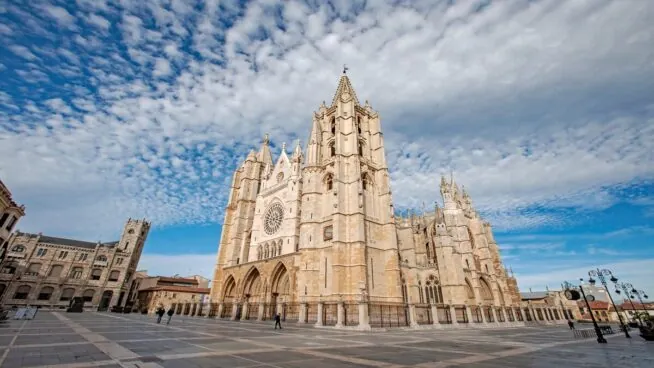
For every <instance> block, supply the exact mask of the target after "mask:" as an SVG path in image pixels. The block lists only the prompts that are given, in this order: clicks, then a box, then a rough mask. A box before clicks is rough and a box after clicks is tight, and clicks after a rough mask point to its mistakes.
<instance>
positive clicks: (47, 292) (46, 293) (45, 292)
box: [37, 286, 54, 300]
mask: <svg viewBox="0 0 654 368" xmlns="http://www.w3.org/2000/svg"><path fill="white" fill-rule="evenodd" d="M53 292H54V288H53V287H52V286H44V287H42V288H41V292H39V296H38V297H37V299H38V300H50V298H51V297H52V293H53Z"/></svg>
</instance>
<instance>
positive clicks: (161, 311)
mask: <svg viewBox="0 0 654 368" xmlns="http://www.w3.org/2000/svg"><path fill="white" fill-rule="evenodd" d="M156 314H157V323H161V319H162V318H163V316H164V314H168V321H166V324H167V325H169V324H170V320H171V319H172V318H173V314H175V311H174V310H173V307H170V308H169V309H168V312H166V309H165V308H164V307H163V306H162V307H159V308H157V312H156Z"/></svg>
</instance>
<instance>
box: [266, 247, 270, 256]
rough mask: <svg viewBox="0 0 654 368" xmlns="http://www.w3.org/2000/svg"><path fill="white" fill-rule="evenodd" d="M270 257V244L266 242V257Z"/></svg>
mask: <svg viewBox="0 0 654 368" xmlns="http://www.w3.org/2000/svg"><path fill="white" fill-rule="evenodd" d="M268 257H270V246H269V245H268V244H266V257H265V258H268Z"/></svg>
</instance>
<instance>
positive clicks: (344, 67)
mask: <svg viewBox="0 0 654 368" xmlns="http://www.w3.org/2000/svg"><path fill="white" fill-rule="evenodd" d="M348 70H349V68H348V67H347V65H346V64H343V74H347V71H348Z"/></svg>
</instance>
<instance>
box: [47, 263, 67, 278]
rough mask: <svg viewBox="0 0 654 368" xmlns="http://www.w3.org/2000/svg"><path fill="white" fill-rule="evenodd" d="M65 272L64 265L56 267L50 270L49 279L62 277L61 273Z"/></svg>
mask: <svg viewBox="0 0 654 368" xmlns="http://www.w3.org/2000/svg"><path fill="white" fill-rule="evenodd" d="M63 270H64V266H62V265H54V266H52V268H51V269H50V273H48V276H49V277H59V276H61V271H63Z"/></svg>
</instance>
